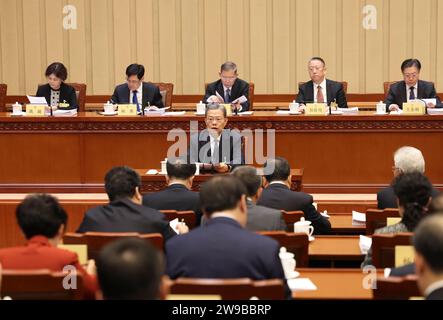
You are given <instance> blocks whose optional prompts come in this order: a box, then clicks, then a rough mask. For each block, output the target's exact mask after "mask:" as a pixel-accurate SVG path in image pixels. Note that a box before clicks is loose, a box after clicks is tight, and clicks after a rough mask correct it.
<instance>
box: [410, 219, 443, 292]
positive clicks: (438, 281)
mask: <svg viewBox="0 0 443 320" xmlns="http://www.w3.org/2000/svg"><path fill="white" fill-rule="evenodd" d="M412 243H413V244H414V249H415V259H414V260H415V268H416V274H417V276H418V280H417V283H418V287H419V288H420V291H421V292H422V293H423V295H424V296H425V297H426V299H427V300H443V258H442V257H443V216H442V215H440V214H437V215H433V216H430V217H428V218H426V219H424V220H423V221H422V222H421V223H420V224H419V226H418V227H417V230H416V231H415V234H414V237H413V240H412Z"/></svg>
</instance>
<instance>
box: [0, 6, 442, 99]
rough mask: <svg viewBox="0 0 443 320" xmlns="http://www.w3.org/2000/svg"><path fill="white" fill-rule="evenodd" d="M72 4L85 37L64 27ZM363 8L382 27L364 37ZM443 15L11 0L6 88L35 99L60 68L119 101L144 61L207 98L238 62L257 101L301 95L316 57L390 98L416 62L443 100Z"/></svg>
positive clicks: (3, 58)
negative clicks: (209, 87) (117, 89)
mask: <svg viewBox="0 0 443 320" xmlns="http://www.w3.org/2000/svg"><path fill="white" fill-rule="evenodd" d="M68 3H69V4H70V5H73V6H74V7H75V8H76V11H77V27H78V28H77V29H76V30H65V29H64V28H63V18H64V14H63V8H64V6H65V5H67V4H68ZM365 5H373V6H375V8H376V9H377V28H376V29H375V30H365V29H364V28H363V24H362V21H363V19H364V17H365V15H364V13H363V8H364V6H365ZM442 10H443V9H442V5H441V4H440V5H439V1H438V0H420V1H419V0H390V1H383V0H371V1H368V0H94V1H92V0H70V1H67V0H27V1H24V0H19V1H16V0H2V1H0V48H1V49H0V81H2V82H5V83H7V84H8V92H9V94H11V95H18V94H20V95H23V94H33V93H35V89H36V86H37V84H38V83H40V82H42V81H44V80H45V79H44V76H43V73H44V69H45V67H46V66H47V64H49V63H51V62H53V61H55V60H60V61H62V62H64V63H65V64H66V65H67V67H68V68H69V81H71V82H86V83H87V84H88V94H91V95H110V94H111V93H112V91H113V88H114V86H115V85H116V84H118V83H121V82H122V81H124V79H125V74H124V73H125V68H126V66H127V65H129V64H130V63H133V62H138V63H142V64H144V65H145V67H146V70H147V72H146V79H147V80H151V81H154V82H159V81H167V82H173V83H174V84H175V87H174V92H175V93H176V94H198V95H201V94H203V88H204V83H205V82H210V81H213V80H215V79H217V77H218V75H217V73H218V70H219V67H220V64H221V63H222V62H224V61H225V60H228V59H230V60H234V61H235V62H237V64H238V66H239V73H240V76H241V77H242V78H244V79H245V80H247V81H253V82H255V84H256V87H255V88H256V89H255V91H256V93H258V94H280V93H285V94H290V93H291V94H293V93H296V91H297V83H298V82H301V81H306V80H307V79H308V73H307V71H306V64H307V61H308V59H309V58H310V57H312V56H314V55H321V56H323V57H324V58H325V60H326V63H327V66H328V76H329V77H330V78H331V79H335V80H339V81H348V83H349V88H348V92H349V93H381V92H382V91H383V88H382V83H383V81H393V80H398V79H399V78H401V73H400V64H401V62H402V61H403V60H404V59H406V58H409V57H417V58H419V59H421V60H422V62H423V70H422V78H423V79H427V80H430V81H434V82H436V86H437V90H439V91H442V90H443V78H442V77H443V76H442V75H441V73H440V72H437V70H438V67H439V66H441V65H442V64H443V50H441V49H442V46H443V44H442V43H443V41H442V40H443V32H442V30H443V28H442V22H441V19H438V17H439V16H441V13H442V12H443V11H442Z"/></svg>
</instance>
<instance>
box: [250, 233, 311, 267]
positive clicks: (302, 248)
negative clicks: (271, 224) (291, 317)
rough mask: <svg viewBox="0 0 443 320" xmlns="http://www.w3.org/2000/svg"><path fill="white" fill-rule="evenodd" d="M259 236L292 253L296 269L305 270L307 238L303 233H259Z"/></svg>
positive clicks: (307, 256) (307, 253)
mask: <svg viewBox="0 0 443 320" xmlns="http://www.w3.org/2000/svg"><path fill="white" fill-rule="evenodd" d="M259 233H260V234H262V235H264V236H268V237H271V238H273V239H275V240H277V241H278V243H280V246H282V247H286V249H287V250H288V251H289V252H292V253H294V255H295V260H296V261H297V268H306V267H308V264H309V238H308V235H307V234H305V233H290V232H284V231H260V232H259Z"/></svg>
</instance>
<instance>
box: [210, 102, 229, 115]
mask: <svg viewBox="0 0 443 320" xmlns="http://www.w3.org/2000/svg"><path fill="white" fill-rule="evenodd" d="M210 110H221V111H223V116H224V117H225V118H227V117H228V112H227V111H226V108H225V106H224V105H222V104H218V103H210V104H208V105H207V106H206V111H205V117H207V116H208V111H210Z"/></svg>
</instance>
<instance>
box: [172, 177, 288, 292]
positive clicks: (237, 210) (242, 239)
mask: <svg viewBox="0 0 443 320" xmlns="http://www.w3.org/2000/svg"><path fill="white" fill-rule="evenodd" d="M246 193H247V191H246V188H245V187H244V185H243V184H242V183H241V181H239V179H238V178H236V177H233V176H219V177H214V178H212V179H211V180H209V181H207V182H206V183H204V184H203V185H202V187H201V190H200V201H201V204H202V208H203V211H204V213H205V215H206V217H207V218H208V221H207V222H206V224H205V225H204V226H201V227H198V228H196V229H193V230H191V231H190V232H189V233H187V234H185V235H183V236H180V237H176V238H174V239H171V240H170V241H168V242H167V243H166V250H165V251H166V265H167V267H166V270H167V274H168V275H169V277H170V278H171V279H176V278H179V277H186V278H217V279H235V278H250V279H253V280H265V279H282V280H283V281H284V283H285V287H286V288H287V285H286V281H285V276H284V273H283V267H282V264H281V261H280V258H279V248H280V245H279V243H278V242H277V241H275V240H274V239H272V238H269V237H265V236H262V235H259V234H257V233H253V232H250V231H248V230H245V229H244V227H245V226H246V221H247V207H246ZM178 238H180V239H178ZM287 291H288V292H289V290H288V288H287ZM288 295H289V293H288Z"/></svg>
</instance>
